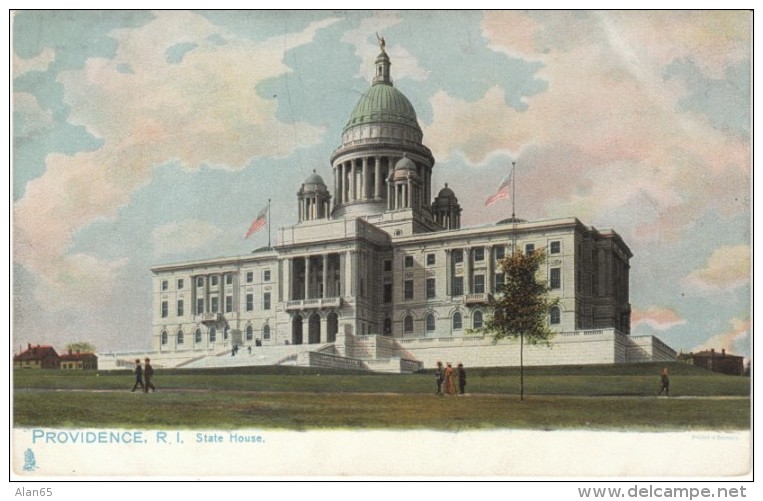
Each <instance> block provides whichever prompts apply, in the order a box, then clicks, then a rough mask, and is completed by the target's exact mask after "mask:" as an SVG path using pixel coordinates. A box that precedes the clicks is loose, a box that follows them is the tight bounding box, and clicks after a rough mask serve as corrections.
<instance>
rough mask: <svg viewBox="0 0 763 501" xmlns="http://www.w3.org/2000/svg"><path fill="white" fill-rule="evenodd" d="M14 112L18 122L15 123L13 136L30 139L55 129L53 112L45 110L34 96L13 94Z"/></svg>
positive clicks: (24, 93) (25, 93) (23, 93)
mask: <svg viewBox="0 0 763 501" xmlns="http://www.w3.org/2000/svg"><path fill="white" fill-rule="evenodd" d="M13 112H14V114H15V115H16V117H18V120H15V121H14V122H13V134H14V136H15V137H17V138H25V139H28V138H30V137H32V136H36V135H38V134H40V133H42V132H43V131H45V130H48V129H50V128H52V127H53V112H51V111H50V110H43V109H42V108H41V107H40V104H39V103H38V102H37V98H35V97H34V96H33V95H32V94H29V93H27V92H14V93H13Z"/></svg>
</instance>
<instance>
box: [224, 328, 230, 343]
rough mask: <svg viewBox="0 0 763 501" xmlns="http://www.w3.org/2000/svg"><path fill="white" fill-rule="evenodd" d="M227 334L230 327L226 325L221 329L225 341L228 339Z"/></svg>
mask: <svg viewBox="0 0 763 501" xmlns="http://www.w3.org/2000/svg"><path fill="white" fill-rule="evenodd" d="M229 334H230V327H226V328H225V329H223V339H224V340H225V341H227V340H228V335H229Z"/></svg>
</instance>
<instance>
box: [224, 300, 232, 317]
mask: <svg viewBox="0 0 763 501" xmlns="http://www.w3.org/2000/svg"><path fill="white" fill-rule="evenodd" d="M232 311H233V296H225V313H230V312H232Z"/></svg>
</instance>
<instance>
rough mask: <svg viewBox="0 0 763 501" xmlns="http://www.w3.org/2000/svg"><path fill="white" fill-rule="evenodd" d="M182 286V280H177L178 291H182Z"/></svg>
mask: <svg viewBox="0 0 763 501" xmlns="http://www.w3.org/2000/svg"><path fill="white" fill-rule="evenodd" d="M183 285H184V282H183V279H182V278H178V289H182V288H183Z"/></svg>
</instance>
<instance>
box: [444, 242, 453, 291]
mask: <svg viewBox="0 0 763 501" xmlns="http://www.w3.org/2000/svg"><path fill="white" fill-rule="evenodd" d="M451 276H453V260H452V256H451V254H450V249H445V295H446V296H448V297H451V296H452V295H453V294H452V293H453V290H452V287H451V285H450V282H451Z"/></svg>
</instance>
